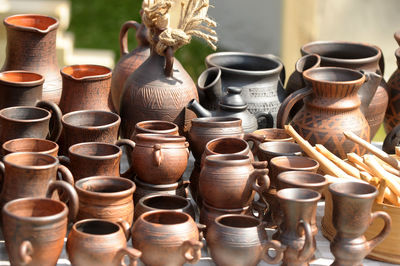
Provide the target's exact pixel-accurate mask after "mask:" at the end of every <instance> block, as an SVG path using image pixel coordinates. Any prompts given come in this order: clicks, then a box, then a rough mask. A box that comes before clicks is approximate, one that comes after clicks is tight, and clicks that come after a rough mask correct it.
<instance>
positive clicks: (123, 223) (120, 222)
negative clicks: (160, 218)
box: [117, 218, 131, 241]
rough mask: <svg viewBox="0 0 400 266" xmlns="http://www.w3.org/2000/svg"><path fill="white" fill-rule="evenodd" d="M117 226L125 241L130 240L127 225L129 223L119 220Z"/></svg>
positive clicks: (128, 226) (129, 231)
mask: <svg viewBox="0 0 400 266" xmlns="http://www.w3.org/2000/svg"><path fill="white" fill-rule="evenodd" d="M117 224H118V225H119V226H120V227H121V229H122V231H123V232H124V235H125V237H126V241H128V240H129V238H131V230H130V228H131V226H130V225H129V223H128V222H127V221H125V220H124V219H122V218H119V219H118V221H117Z"/></svg>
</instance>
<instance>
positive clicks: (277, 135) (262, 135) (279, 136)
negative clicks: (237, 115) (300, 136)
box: [244, 128, 294, 154]
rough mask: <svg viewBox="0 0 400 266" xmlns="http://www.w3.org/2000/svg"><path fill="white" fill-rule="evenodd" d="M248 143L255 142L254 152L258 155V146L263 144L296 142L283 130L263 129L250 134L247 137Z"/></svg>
mask: <svg viewBox="0 0 400 266" xmlns="http://www.w3.org/2000/svg"><path fill="white" fill-rule="evenodd" d="M244 138H245V140H246V141H251V142H253V144H252V152H253V153H254V154H257V152H258V145H260V144H261V143H263V142H271V141H283V142H294V139H293V138H292V137H291V136H290V135H289V134H288V133H286V131H285V129H283V128H261V129H257V130H256V131H254V132H253V133H249V134H246V135H245V137H244Z"/></svg>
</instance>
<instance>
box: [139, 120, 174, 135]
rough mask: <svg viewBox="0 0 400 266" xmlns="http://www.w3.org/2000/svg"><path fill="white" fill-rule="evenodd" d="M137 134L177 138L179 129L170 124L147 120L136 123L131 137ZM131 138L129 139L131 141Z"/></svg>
mask: <svg viewBox="0 0 400 266" xmlns="http://www.w3.org/2000/svg"><path fill="white" fill-rule="evenodd" d="M139 133H151V134H165V135H174V136H179V128H178V126H177V125H175V124H174V123H172V122H168V121H162V120H149V121H141V122H138V123H136V125H135V131H134V132H133V136H136V134H139ZM133 136H132V137H131V138H132V139H133Z"/></svg>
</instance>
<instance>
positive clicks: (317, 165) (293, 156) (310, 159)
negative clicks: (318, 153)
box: [269, 155, 319, 171]
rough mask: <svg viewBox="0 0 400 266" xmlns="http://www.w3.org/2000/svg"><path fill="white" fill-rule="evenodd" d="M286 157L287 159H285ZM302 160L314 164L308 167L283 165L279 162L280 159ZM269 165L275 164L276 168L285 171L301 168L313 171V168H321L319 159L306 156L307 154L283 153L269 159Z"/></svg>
mask: <svg viewBox="0 0 400 266" xmlns="http://www.w3.org/2000/svg"><path fill="white" fill-rule="evenodd" d="M285 159H286V160H285ZM282 160H284V161H288V162H289V161H300V162H307V163H311V164H313V165H311V166H307V167H291V166H287V165H285V166H282V165H281V164H279V162H280V161H282ZM269 165H270V166H272V165H274V166H275V167H276V168H280V169H283V170H284V171H292V169H293V170H298V169H301V170H303V171H311V170H313V169H318V168H319V163H318V161H316V160H314V159H312V158H309V157H305V156H297V155H282V156H276V157H274V158H272V159H271V160H270V161H269Z"/></svg>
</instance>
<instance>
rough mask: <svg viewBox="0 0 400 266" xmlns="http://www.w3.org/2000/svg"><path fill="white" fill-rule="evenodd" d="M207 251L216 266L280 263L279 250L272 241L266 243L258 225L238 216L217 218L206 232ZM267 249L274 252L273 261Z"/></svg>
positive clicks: (261, 227) (280, 248)
mask: <svg viewBox="0 0 400 266" xmlns="http://www.w3.org/2000/svg"><path fill="white" fill-rule="evenodd" d="M206 241H207V247H208V250H209V253H210V255H211V258H212V259H213V261H214V262H215V263H216V264H217V265H220V266H230V265H249V266H256V265H258V263H259V262H260V260H263V261H265V262H267V263H269V264H277V263H278V262H280V261H281V260H282V257H283V249H282V247H281V244H280V243H279V242H278V241H276V240H272V241H268V238H267V233H266V231H265V229H264V225H263V224H262V222H260V221H259V220H257V219H256V218H254V217H251V216H247V215H242V214H227V215H222V216H219V217H217V218H216V219H215V221H214V222H213V223H212V224H211V225H210V227H209V228H208V230H207V237H206ZM269 249H274V250H276V251H277V254H276V255H275V257H271V256H270V255H269V253H268V251H269Z"/></svg>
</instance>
